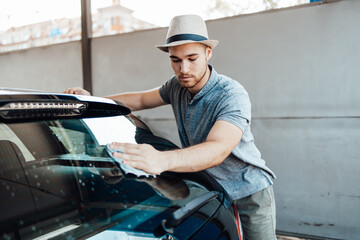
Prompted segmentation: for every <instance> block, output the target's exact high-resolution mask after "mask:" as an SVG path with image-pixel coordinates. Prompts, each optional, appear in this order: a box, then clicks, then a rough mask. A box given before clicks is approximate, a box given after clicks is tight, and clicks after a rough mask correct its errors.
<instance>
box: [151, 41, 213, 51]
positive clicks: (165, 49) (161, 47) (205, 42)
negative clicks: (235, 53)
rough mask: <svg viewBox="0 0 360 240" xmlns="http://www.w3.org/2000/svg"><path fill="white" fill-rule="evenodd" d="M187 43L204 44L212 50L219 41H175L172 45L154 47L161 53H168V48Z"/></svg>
mask: <svg viewBox="0 0 360 240" xmlns="http://www.w3.org/2000/svg"><path fill="white" fill-rule="evenodd" d="M188 43H202V44H205V45H206V46H209V47H210V48H211V49H214V48H215V47H216V45H218V44H219V41H217V40H204V41H193V40H183V41H176V42H172V43H169V44H164V45H156V46H155V47H156V48H158V49H160V50H161V51H164V52H169V47H175V46H179V45H184V44H188Z"/></svg>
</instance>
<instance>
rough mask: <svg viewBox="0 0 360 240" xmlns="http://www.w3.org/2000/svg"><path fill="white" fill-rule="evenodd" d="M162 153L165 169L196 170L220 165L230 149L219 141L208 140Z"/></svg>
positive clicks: (175, 170) (174, 170) (176, 170)
mask: <svg viewBox="0 0 360 240" xmlns="http://www.w3.org/2000/svg"><path fill="white" fill-rule="evenodd" d="M163 153H164V157H165V162H166V166H165V168H166V170H165V171H173V172H198V171H201V170H204V169H208V168H211V167H215V166H218V165H220V164H221V163H222V162H223V161H224V160H225V158H226V157H227V156H228V155H229V154H230V153H231V150H229V149H228V148H227V147H226V146H224V145H223V144H221V143H218V142H211V141H208V142H204V143H201V144H198V145H194V146H191V147H188V148H183V149H178V150H173V151H167V152H163Z"/></svg>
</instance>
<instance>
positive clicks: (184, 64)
mask: <svg viewBox="0 0 360 240" xmlns="http://www.w3.org/2000/svg"><path fill="white" fill-rule="evenodd" d="M180 72H181V73H183V74H184V73H188V72H189V63H188V62H187V61H182V62H181V66H180Z"/></svg>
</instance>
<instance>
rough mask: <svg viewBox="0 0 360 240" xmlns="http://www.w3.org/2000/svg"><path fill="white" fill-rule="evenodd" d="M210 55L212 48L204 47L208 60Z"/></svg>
mask: <svg viewBox="0 0 360 240" xmlns="http://www.w3.org/2000/svg"><path fill="white" fill-rule="evenodd" d="M211 56H212V49H211V47H206V58H207V60H208V61H209V60H210V58H211Z"/></svg>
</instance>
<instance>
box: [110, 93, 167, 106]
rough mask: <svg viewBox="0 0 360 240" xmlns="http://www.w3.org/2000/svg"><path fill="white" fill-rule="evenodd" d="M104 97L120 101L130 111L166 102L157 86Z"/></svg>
mask: <svg viewBox="0 0 360 240" xmlns="http://www.w3.org/2000/svg"><path fill="white" fill-rule="evenodd" d="M105 98H110V99H112V100H116V101H119V102H122V103H123V104H125V106H127V107H128V108H130V109H131V111H137V110H143V109H149V108H155V107H160V106H162V105H165V104H166V103H165V102H164V100H163V99H162V97H161V96H160V93H159V88H154V89H151V90H148V91H143V92H129V93H121V94H117V95H112V96H106V97H105Z"/></svg>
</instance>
